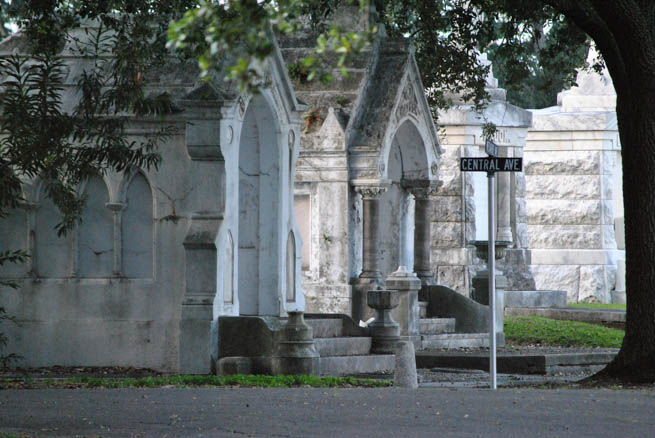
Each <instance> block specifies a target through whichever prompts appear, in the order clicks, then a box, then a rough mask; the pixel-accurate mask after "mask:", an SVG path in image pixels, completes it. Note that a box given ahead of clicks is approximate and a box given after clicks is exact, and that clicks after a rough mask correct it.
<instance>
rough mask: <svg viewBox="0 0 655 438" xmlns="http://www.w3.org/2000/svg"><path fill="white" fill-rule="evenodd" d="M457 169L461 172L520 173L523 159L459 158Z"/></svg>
mask: <svg viewBox="0 0 655 438" xmlns="http://www.w3.org/2000/svg"><path fill="white" fill-rule="evenodd" d="M459 169H460V170H461V171H462V172H522V171H523V158H495V157H467V158H460V161H459Z"/></svg>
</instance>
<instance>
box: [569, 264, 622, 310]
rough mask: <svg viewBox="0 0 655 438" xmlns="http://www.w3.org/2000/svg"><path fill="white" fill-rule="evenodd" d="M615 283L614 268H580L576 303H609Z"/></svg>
mask: <svg viewBox="0 0 655 438" xmlns="http://www.w3.org/2000/svg"><path fill="white" fill-rule="evenodd" d="M615 283H616V267H614V266H611V265H597V266H580V289H579V292H578V301H600V302H602V303H608V302H610V301H611V298H612V297H611V293H610V292H611V290H612V289H614V285H615Z"/></svg>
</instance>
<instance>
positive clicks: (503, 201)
mask: <svg viewBox="0 0 655 438" xmlns="http://www.w3.org/2000/svg"><path fill="white" fill-rule="evenodd" d="M501 149H504V151H503V152H501V155H502V156H505V157H507V156H509V153H508V152H509V148H508V147H503V148H501ZM511 176H512V175H511V173H510V172H496V181H497V183H498V184H497V189H496V199H497V201H496V202H497V213H498V214H497V218H498V224H497V225H496V240H501V241H508V242H513V241H514V239H513V238H512V224H511V221H510V218H511V204H510V202H511V197H512V190H511V189H512V188H511V184H510V177H511Z"/></svg>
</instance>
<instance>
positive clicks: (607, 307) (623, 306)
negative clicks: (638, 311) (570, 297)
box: [569, 303, 625, 310]
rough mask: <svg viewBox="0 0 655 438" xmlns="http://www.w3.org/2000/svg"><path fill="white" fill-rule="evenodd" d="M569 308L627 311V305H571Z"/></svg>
mask: <svg viewBox="0 0 655 438" xmlns="http://www.w3.org/2000/svg"><path fill="white" fill-rule="evenodd" d="M569 307H574V308H576V309H610V310H625V304H603V303H570V304H569Z"/></svg>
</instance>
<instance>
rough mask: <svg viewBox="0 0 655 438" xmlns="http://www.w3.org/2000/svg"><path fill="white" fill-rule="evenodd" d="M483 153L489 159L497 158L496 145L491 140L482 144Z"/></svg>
mask: <svg viewBox="0 0 655 438" xmlns="http://www.w3.org/2000/svg"><path fill="white" fill-rule="evenodd" d="M484 151H485V152H486V153H487V155H489V156H491V157H497V156H498V145H497V144H496V143H494V142H493V141H491V140H487V141H485V142H484Z"/></svg>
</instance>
